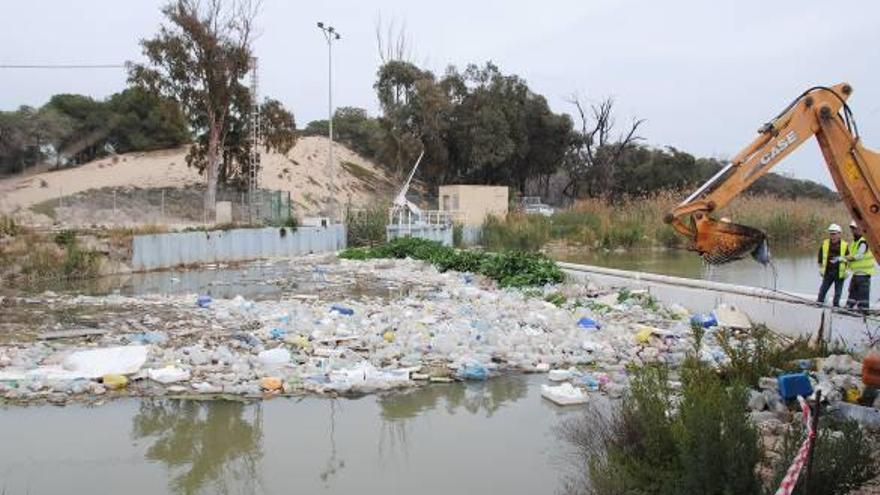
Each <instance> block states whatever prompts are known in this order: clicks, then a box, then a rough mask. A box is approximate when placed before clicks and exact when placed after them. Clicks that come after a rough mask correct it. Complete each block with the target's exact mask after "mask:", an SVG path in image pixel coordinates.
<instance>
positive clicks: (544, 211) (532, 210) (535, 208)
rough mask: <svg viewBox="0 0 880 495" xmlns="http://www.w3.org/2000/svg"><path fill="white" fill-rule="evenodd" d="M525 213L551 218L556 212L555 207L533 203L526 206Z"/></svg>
mask: <svg viewBox="0 0 880 495" xmlns="http://www.w3.org/2000/svg"><path fill="white" fill-rule="evenodd" d="M523 212H525V214H526V215H544V216H545V217H549V216H551V215H553V212H554V210H553V207H552V206H550V205H545V204H542V203H533V204H529V205H526V206H525V207H524V208H523Z"/></svg>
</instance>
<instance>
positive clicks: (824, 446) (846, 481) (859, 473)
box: [773, 416, 880, 495]
mask: <svg viewBox="0 0 880 495" xmlns="http://www.w3.org/2000/svg"><path fill="white" fill-rule="evenodd" d="M805 436H806V431H805V429H804V428H803V427H802V426H801V425H799V424H797V423H795V424H792V425H790V427H789V428H788V430H787V432H786V434H785V437H784V438H783V448H782V456H781V459H780V461H779V462H778V463H777V464H776V469H775V480H774V483H773V485H774V486H779V483H780V482H781V481H782V478H783V477H784V476H785V471H786V470H787V469H788V465H789V462H790V459H793V458H794V456H795V455H796V453H797V451H798V449H799V448H800V446H801V444H802V443H803V441H804V437H805ZM815 441H816V444H815V446H814V447H813V448H814V453H813V458H814V459H816V461H817V462H814V463H813V469H812V472H811V474H810V493H822V494H823V495H846V494H848V493H851V492H853V491H854V490H858V489H859V488H860V487H862V486H863V485H864V484H865V483H867V482H869V481H871V480H873V479H875V478H876V477H877V476H878V475H880V464H878V462H877V451H876V446H875V445H874V444H872V440H871V438H869V436H868V435H867V434H866V433H865V431H864V430H863V429H862V428H860V427H859V425H858V423H856V422H855V421H838V420H835V419H834V418H831V417H828V416H825V417H820V418H819V433H818V435H817V436H816V440H815ZM792 493H793V494H794V495H806V493H807V492H806V490H805V489H804V476H801V477H800V478H799V479H798V484H797V485H795V489H794V491H792Z"/></svg>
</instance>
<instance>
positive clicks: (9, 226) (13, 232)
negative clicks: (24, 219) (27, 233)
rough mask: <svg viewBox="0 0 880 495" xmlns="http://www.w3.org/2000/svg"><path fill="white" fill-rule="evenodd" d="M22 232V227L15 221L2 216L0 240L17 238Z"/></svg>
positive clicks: (0, 216) (0, 220) (0, 218)
mask: <svg viewBox="0 0 880 495" xmlns="http://www.w3.org/2000/svg"><path fill="white" fill-rule="evenodd" d="M21 232H22V227H21V225H19V224H18V223H16V221H15V219H13V218H12V217H10V216H7V215H0V238H3V237H15V236H17V235H18V234H20V233H21Z"/></svg>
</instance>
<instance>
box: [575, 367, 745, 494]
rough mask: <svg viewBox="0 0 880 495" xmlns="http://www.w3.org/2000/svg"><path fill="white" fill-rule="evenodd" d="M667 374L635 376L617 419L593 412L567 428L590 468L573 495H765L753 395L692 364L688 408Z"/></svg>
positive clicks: (685, 376)
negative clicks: (749, 408) (750, 405)
mask: <svg viewBox="0 0 880 495" xmlns="http://www.w3.org/2000/svg"><path fill="white" fill-rule="evenodd" d="M669 379H670V376H669V371H668V370H667V369H666V368H665V367H659V366H647V367H642V368H638V369H636V370H635V371H634V372H633V374H632V376H631V380H630V389H629V391H628V392H627V394H626V395H625V396H624V398H623V400H622V401H621V403H620V404H619V407H617V408H616V409H615V412H613V413H612V414H611V415H610V416H608V415H605V416H602V415H601V414H600V415H596V414H595V411H591V412H588V413H587V414H585V415H584V416H583V417H582V418H577V419H574V420H570V421H568V422H566V423H563V426H562V427H561V428H560V429H559V432H560V433H561V435H562V438H563V439H564V440H565V441H567V442H568V443H569V444H570V445H572V446H573V447H574V448H575V452H576V453H577V454H578V456H579V459H580V462H582V463H583V465H585V466H586V475H585V476H584V477H583V479H581V480H577V479H575V480H569V481H570V482H569V483H568V487H567V488H568V491H570V492H572V493H575V492H577V493H584V492H586V493H594V494H602V495H617V494H620V495H623V494H632V493H636V494H645V495H673V494H675V495H678V494H682V493H700V494H710V495H714V494H717V495H727V494H744V495H746V494H758V493H760V492H761V486H760V481H759V478H758V475H757V473H756V470H755V467H756V466H757V465H758V462H759V461H760V458H761V451H760V443H759V442H758V434H757V432H756V430H755V428H754V426H753V425H752V423H751V422H750V421H749V419H748V417H747V415H746V414H745V410H746V391H745V388H744V387H742V386H741V385H735V386H727V385H726V384H725V383H724V382H723V381H722V380H721V379H720V378H719V377H718V376H717V375H716V374H715V373H714V372H713V371H712V370H711V369H709V368H708V367H707V366H705V365H703V364H700V363H699V362H697V361H695V360H692V359H691V360H688V362H687V363H686V364H685V366H684V368H683V371H682V376H681V380H682V388H681V400H680V403H678V406H677V407H676V401H675V399H674V397H675V393H674V391H673V390H672V387H671V386H670V383H669Z"/></svg>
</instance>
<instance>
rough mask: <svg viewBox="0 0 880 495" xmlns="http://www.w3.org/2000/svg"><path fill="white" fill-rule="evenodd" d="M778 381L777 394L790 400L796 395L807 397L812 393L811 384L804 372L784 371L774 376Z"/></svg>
mask: <svg viewBox="0 0 880 495" xmlns="http://www.w3.org/2000/svg"><path fill="white" fill-rule="evenodd" d="M776 381H777V382H778V383H779V395H781V396H782V398H783V399H785V400H792V399H795V398H797V396H798V395H802V396H804V397H809V396H810V395H812V393H813V385H812V384H810V378H809V377H808V376H807V375H806V373H786V374H784V375H779V376H778V377H776Z"/></svg>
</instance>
